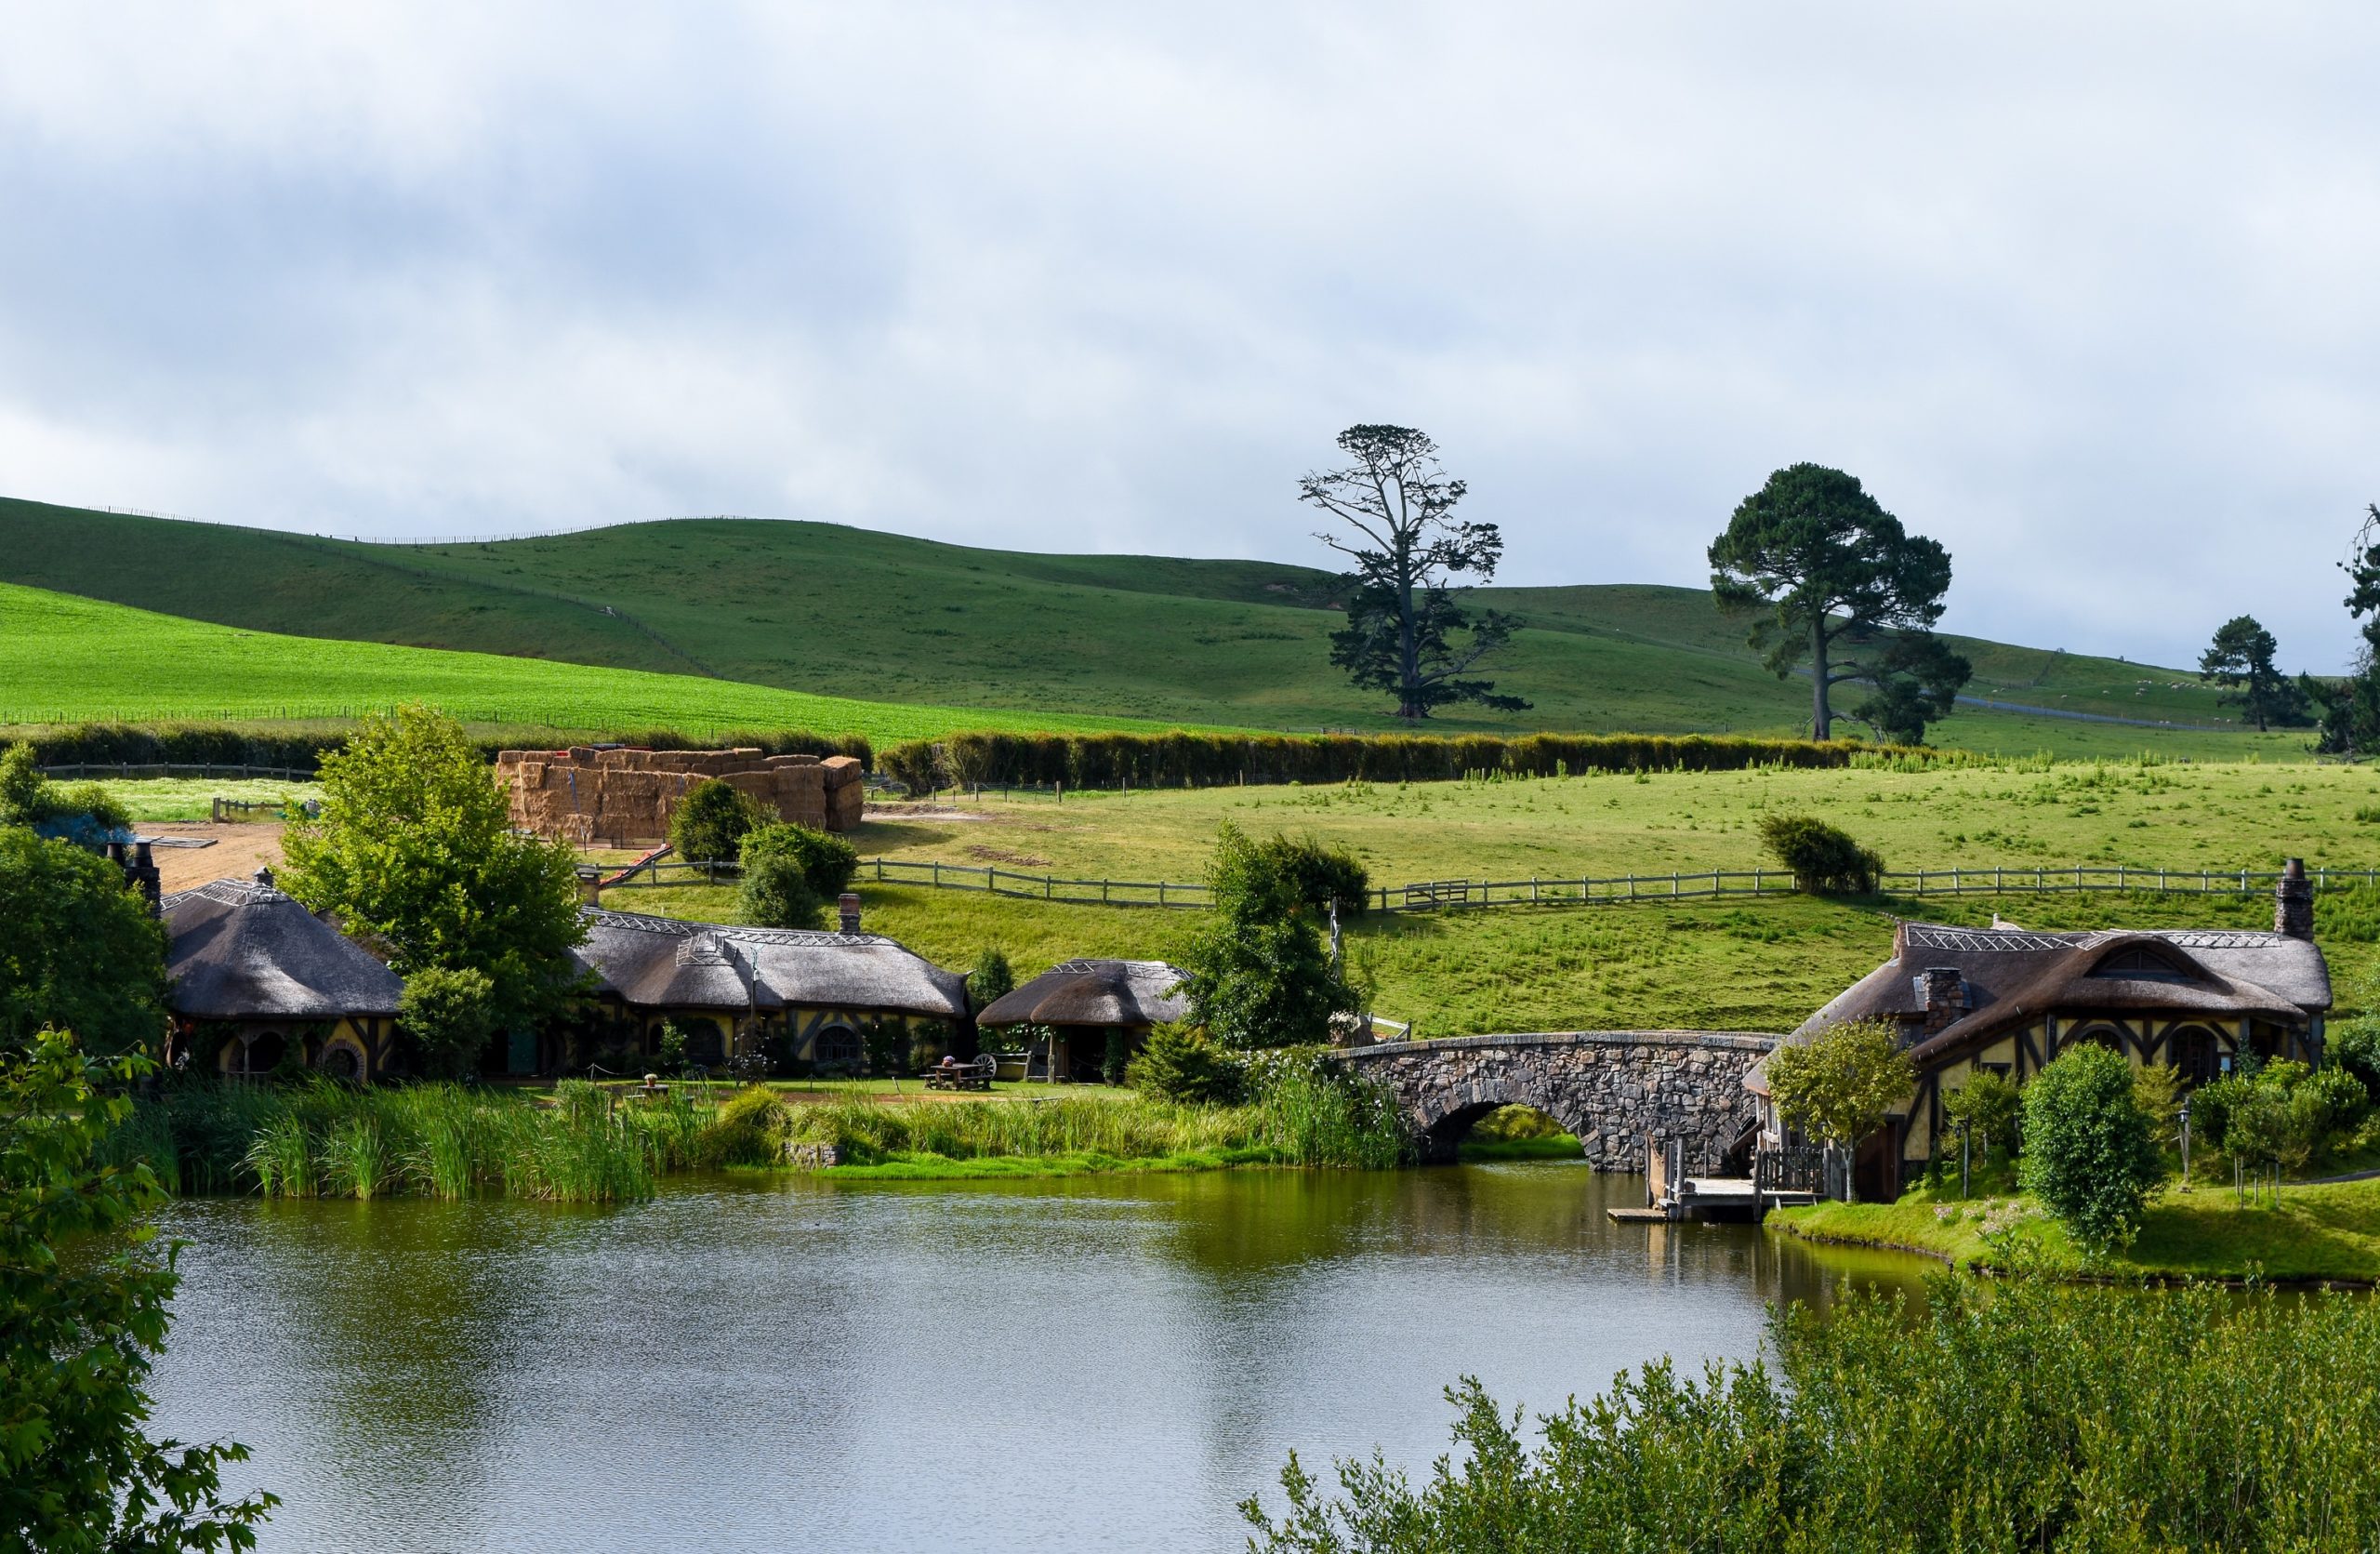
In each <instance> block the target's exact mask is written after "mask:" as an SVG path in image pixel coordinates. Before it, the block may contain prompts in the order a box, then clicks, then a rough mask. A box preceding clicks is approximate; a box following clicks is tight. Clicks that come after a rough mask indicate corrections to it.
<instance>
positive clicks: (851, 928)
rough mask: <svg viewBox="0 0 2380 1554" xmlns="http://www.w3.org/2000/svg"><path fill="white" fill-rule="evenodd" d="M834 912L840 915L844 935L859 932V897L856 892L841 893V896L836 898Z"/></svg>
mask: <svg viewBox="0 0 2380 1554" xmlns="http://www.w3.org/2000/svg"><path fill="white" fill-rule="evenodd" d="M835 910H837V911H839V912H840V913H841V914H842V919H843V932H844V933H846V934H856V933H858V932H859V896H858V893H857V892H855V891H849V890H847V891H845V892H843V893H842V895H841V896H840V897H836V899H835Z"/></svg>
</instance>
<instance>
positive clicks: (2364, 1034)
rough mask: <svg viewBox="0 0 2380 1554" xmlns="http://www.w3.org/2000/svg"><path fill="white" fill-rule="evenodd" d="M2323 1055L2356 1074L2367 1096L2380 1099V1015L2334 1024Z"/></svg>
mask: <svg viewBox="0 0 2380 1554" xmlns="http://www.w3.org/2000/svg"><path fill="white" fill-rule="evenodd" d="M2322 1056H2323V1057H2324V1059H2325V1060H2326V1061H2328V1062H2330V1063H2332V1064H2334V1065H2336V1066H2337V1067H2339V1068H2341V1069H2345V1070H2347V1072H2348V1073H2350V1074H2353V1075H2354V1076H2355V1077H2356V1079H2357V1080H2358V1081H2359V1082H2361V1084H2362V1085H2363V1093H2364V1094H2365V1095H2366V1096H2369V1097H2371V1098H2372V1099H2374V1100H2380V1016H2373V1015H2361V1016H2357V1017H2356V1018H2354V1019H2351V1020H2341V1021H2340V1022H2339V1023H2338V1024H2337V1025H2334V1026H2333V1027H2332V1028H2331V1033H2330V1039H2329V1041H2328V1042H2327V1043H2326V1044H2325V1049H2324V1051H2323V1054H2322Z"/></svg>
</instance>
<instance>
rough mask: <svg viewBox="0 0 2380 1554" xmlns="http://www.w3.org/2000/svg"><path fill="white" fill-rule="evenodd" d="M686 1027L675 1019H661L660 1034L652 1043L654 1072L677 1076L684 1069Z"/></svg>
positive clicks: (672, 1076)
mask: <svg viewBox="0 0 2380 1554" xmlns="http://www.w3.org/2000/svg"><path fill="white" fill-rule="evenodd" d="M686 1045H687V1037H686V1028H685V1027H684V1026H682V1025H680V1024H679V1023H678V1022H677V1021H676V1020H663V1021H662V1022H661V1034H660V1035H659V1036H658V1037H656V1038H655V1041H654V1043H653V1066H654V1069H655V1071H656V1072H659V1073H664V1074H668V1075H669V1076H670V1077H671V1078H675V1077H677V1076H678V1075H679V1074H681V1073H683V1072H685V1071H686Z"/></svg>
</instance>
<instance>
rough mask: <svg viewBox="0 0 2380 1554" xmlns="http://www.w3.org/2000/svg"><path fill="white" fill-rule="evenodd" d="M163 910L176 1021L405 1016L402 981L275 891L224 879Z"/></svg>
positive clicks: (183, 894) (168, 901)
mask: <svg viewBox="0 0 2380 1554" xmlns="http://www.w3.org/2000/svg"><path fill="white" fill-rule="evenodd" d="M161 910H162V911H163V912H164V915H165V932H166V933H167V935H168V936H170V937H171V940H172V942H171V945H170V947H169V948H168V950H166V955H165V969H166V971H167V973H168V974H169V975H170V976H172V977H173V983H174V989H173V994H172V997H171V999H170V1000H169V1001H168V1002H169V1003H171V1004H172V1006H173V1009H174V1012H175V1013H176V1014H179V1015H184V1016H189V1017H191V1018H192V1019H202V1020H266V1019H281V1020H326V1019H338V1018H340V1017H342V1016H367V1015H368V1016H380V1015H393V1014H395V1013H396V1012H397V1000H398V998H399V996H400V995H401V994H403V991H404V984H403V981H402V980H400V979H399V977H398V976H397V974H396V973H395V972H392V971H390V969H389V968H388V967H387V966H384V965H382V964H381V963H379V962H378V961H377V960H375V959H374V958H373V957H372V955H371V954H370V953H369V952H368V951H366V950H364V948H363V947H362V946H360V945H358V944H357V943H355V941H354V940H352V939H350V938H349V937H347V936H345V935H344V934H341V933H340V932H339V931H338V930H337V929H336V928H334V927H332V926H331V925H330V924H329V923H325V922H324V921H323V920H322V919H321V918H318V917H316V916H315V915H314V914H313V913H311V912H310V911H308V910H306V909H305V908H303V907H301V906H299V905H298V903H297V902H296V901H293V900H291V899H290V898H289V897H287V896H284V894H282V893H281V892H280V891H278V890H275V889H273V888H272V886H271V885H270V884H265V883H251V882H248V881H245V880H217V881H214V882H213V883H209V884H203V885H200V886H199V887H198V888H197V889H195V890H183V891H177V892H175V893H174V894H173V895H171V896H168V897H165V900H164V902H163V903H162V907H161Z"/></svg>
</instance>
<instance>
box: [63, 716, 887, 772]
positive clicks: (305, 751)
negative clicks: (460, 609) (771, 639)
mask: <svg viewBox="0 0 2380 1554" xmlns="http://www.w3.org/2000/svg"><path fill="white" fill-rule="evenodd" d="M27 742H29V743H30V744H32V746H33V759H34V761H35V762H36V763H37V764H40V765H44V766H86V765H88V766H104V765H133V766H154V765H161V764H162V765H178V766H182V765H187V766H239V765H249V766H289V767H298V768H305V767H311V766H313V765H315V764H317V763H318V762H319V761H320V760H321V758H322V755H323V752H324V751H325V750H337V749H338V748H339V747H340V746H341V745H343V744H345V743H346V742H347V735H346V733H345V731H343V730H340V729H311V730H306V731H301V732H291V733H271V732H265V731H259V730H256V729H247V728H238V727H232V726H227V725H225V724H77V725H75V726H73V727H70V728H54V729H50V730H48V731H47V732H45V733H42V734H39V735H35V736H33V737H31V738H30V739H29V740H28V741H27ZM578 742H580V743H588V742H590V741H588V740H586V739H581V740H579V741H578ZM591 742H593V743H598V744H622V745H634V746H638V747H640V748H642V749H645V750H726V749H733V748H736V747H753V746H757V747H759V748H760V749H761V750H766V751H767V752H768V753H769V754H771V755H853V756H857V757H858V758H859V759H860V762H861V764H865V765H873V764H874V761H875V751H874V750H873V749H872V748H871V747H870V746H869V744H868V742H867V740H866V738H864V737H861V736H859V735H856V734H853V735H845V736H842V737H830V736H828V735H824V734H813V733H811V732H810V731H808V730H807V729H779V730H776V731H774V732H770V733H750V732H743V733H734V734H720V735H713V736H710V737H707V738H693V737H688V736H686V735H683V734H681V733H679V732H678V731H677V730H676V729H673V728H647V729H630V730H628V731H625V732H622V733H618V734H613V735H609V736H606V737H603V738H602V739H597V740H593V741H591ZM478 743H479V747H480V749H481V750H482V751H483V753H484V754H485V755H486V756H487V758H488V759H489V760H490V761H494V760H495V759H496V750H498V749H499V748H505V747H510V748H516V749H517V748H519V747H520V745H521V744H522V740H521V739H519V738H514V739H510V740H498V739H483V740H480V741H478Z"/></svg>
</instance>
